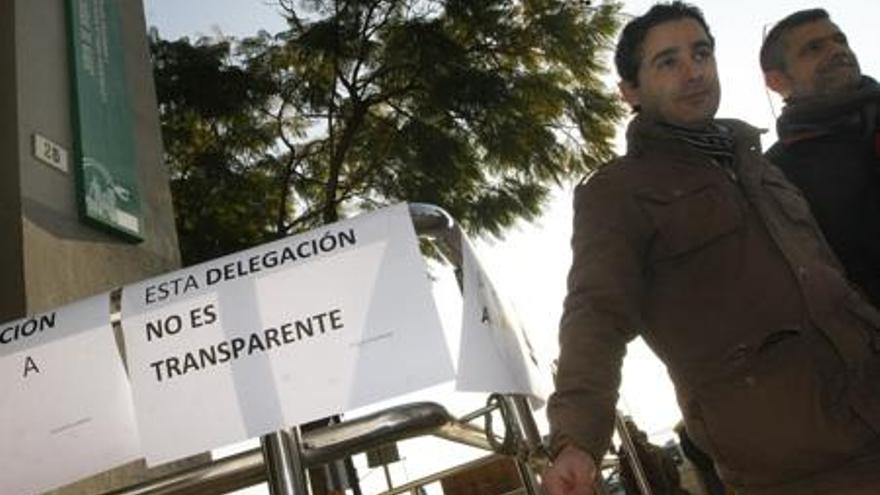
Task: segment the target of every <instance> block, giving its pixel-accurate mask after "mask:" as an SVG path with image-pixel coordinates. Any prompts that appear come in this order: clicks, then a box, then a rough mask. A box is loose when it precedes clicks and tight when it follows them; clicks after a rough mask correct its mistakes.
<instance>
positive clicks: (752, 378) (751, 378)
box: [745, 376, 757, 387]
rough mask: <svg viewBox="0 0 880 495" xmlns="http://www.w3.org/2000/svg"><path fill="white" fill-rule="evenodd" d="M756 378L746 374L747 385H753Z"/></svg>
mask: <svg viewBox="0 0 880 495" xmlns="http://www.w3.org/2000/svg"><path fill="white" fill-rule="evenodd" d="M756 381H757V380H755V377H753V376H747V377H746V379H745V382H746V385H748V386H749V387H754V386H755V383H756Z"/></svg>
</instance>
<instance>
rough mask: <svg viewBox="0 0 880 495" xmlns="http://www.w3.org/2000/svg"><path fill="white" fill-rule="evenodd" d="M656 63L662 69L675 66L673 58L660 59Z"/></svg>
mask: <svg viewBox="0 0 880 495" xmlns="http://www.w3.org/2000/svg"><path fill="white" fill-rule="evenodd" d="M657 65H658V66H660V67H661V68H663V69H669V68H672V67H675V59H674V58H664V59H660V61H659V62H657Z"/></svg>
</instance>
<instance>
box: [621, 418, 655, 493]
mask: <svg viewBox="0 0 880 495" xmlns="http://www.w3.org/2000/svg"><path fill="white" fill-rule="evenodd" d="M614 423H615V425H616V426H617V434H618V435H620V444H621V447H623V450H624V451H626V454H627V460H628V461H629V465H630V466H631V467H632V470H633V474H635V475H636V483H637V484H638V485H639V491H640V492H642V495H651V487H650V485H648V478H647V477H646V476H645V470H644V469H642V461H641V460H640V459H639V454H638V453H637V452H636V445H635V443H633V440H632V437H631V436H630V434H629V430H628V429H627V427H626V423H625V422H624V421H623V416H622V415H621V414H620V411H616V413H615V416H614Z"/></svg>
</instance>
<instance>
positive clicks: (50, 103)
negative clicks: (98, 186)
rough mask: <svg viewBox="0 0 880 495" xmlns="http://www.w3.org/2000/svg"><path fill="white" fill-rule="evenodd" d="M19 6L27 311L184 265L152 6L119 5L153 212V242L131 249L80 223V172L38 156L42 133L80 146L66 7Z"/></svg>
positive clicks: (23, 1)
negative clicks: (164, 149) (166, 152)
mask: <svg viewBox="0 0 880 495" xmlns="http://www.w3.org/2000/svg"><path fill="white" fill-rule="evenodd" d="M5 3H9V2H5ZM12 3H14V5H15V10H16V12H15V28H16V29H15V52H16V61H15V68H16V70H15V74H17V81H16V82H17V87H18V91H17V95H18V100H17V113H18V125H17V129H18V135H17V148H18V160H17V162H18V166H19V173H20V191H21V202H22V205H21V208H20V211H21V217H22V228H21V230H22V232H23V244H22V246H23V249H22V252H23V263H22V267H23V272H24V281H25V300H26V309H27V312H29V313H31V312H36V311H43V310H45V309H48V308H52V307H55V306H58V305H61V304H64V303H67V302H70V301H73V300H76V299H80V298H82V297H85V296H88V295H91V294H95V293H99V292H102V291H106V290H108V289H111V288H113V287H115V286H118V285H122V284H126V283H129V282H133V281H137V280H140V279H143V278H146V277H147V276H150V275H155V274H158V273H162V272H165V271H168V270H171V269H174V268H176V267H178V266H179V264H180V256H179V253H178V249H177V235H176V232H175V230H174V219H173V211H172V206H171V195H170V191H169V187H168V176H167V173H166V170H165V168H164V166H163V165H162V161H161V136H160V130H159V120H158V114H157V104H156V97H155V88H154V86H153V79H152V73H151V68H150V62H149V54H148V48H147V39H146V32H145V20H144V12H143V5H142V4H141V2H137V1H130V0H126V1H122V2H119V5H120V6H122V16H123V18H122V24H123V33H124V37H125V39H124V43H125V46H126V65H127V73H128V85H129V89H130V95H131V97H132V107H133V108H132V110H133V112H132V113H133V124H134V133H135V155H136V157H137V169H138V174H139V176H138V179H139V186H140V194H141V201H142V213H143V223H142V225H143V237H144V241H143V242H142V243H139V244H131V243H128V242H126V241H124V240H121V239H119V238H117V237H114V236H113V235H112V234H108V233H104V232H101V231H99V230H96V229H94V228H93V227H90V226H88V225H85V224H83V223H82V222H81V221H80V220H79V218H78V216H77V203H76V190H75V178H74V172H73V170H71V172H70V173H68V174H65V173H63V172H61V171H59V170H57V169H54V168H51V167H49V166H47V165H45V164H43V163H42V162H40V161H38V160H37V159H36V158H34V155H33V150H32V146H33V145H32V139H33V135H34V133H39V134H41V135H43V136H45V137H47V138H49V139H51V140H52V141H54V142H56V143H58V144H60V145H62V146H63V147H65V148H66V149H68V150H69V151H71V152H72V150H73V148H74V143H73V131H72V126H71V104H70V64H69V60H68V58H69V52H68V34H67V22H66V18H65V3H66V2H65V1H47V0H16V1H15V2H12ZM71 158H72V156H71ZM4 182H5V181H4Z"/></svg>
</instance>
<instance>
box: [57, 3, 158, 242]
mask: <svg viewBox="0 0 880 495" xmlns="http://www.w3.org/2000/svg"><path fill="white" fill-rule="evenodd" d="M120 3H121V0H67V7H68V8H67V12H68V21H69V22H68V24H69V32H70V49H71V57H70V58H71V66H72V72H73V74H72V75H73V78H72V79H73V98H72V102H73V127H74V134H75V141H76V145H75V154H76V157H75V169H76V171H77V189H78V191H77V196H78V199H79V208H80V215H81V217H82V218H84V219H85V221H87V222H88V223H91V224H93V225H97V226H99V227H102V228H104V229H109V230H111V231H113V232H116V233H118V234H121V235H122V236H124V237H125V238H126V239H129V240H133V241H139V240H142V239H143V237H142V235H141V223H142V219H141V205H140V193H139V190H138V184H137V167H136V164H135V152H134V137H133V134H132V132H133V131H132V129H133V125H132V112H131V105H130V102H129V95H128V84H127V79H126V71H125V49H124V45H123V42H122V26H121V22H120V13H119V8H120V7H119V4H120Z"/></svg>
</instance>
